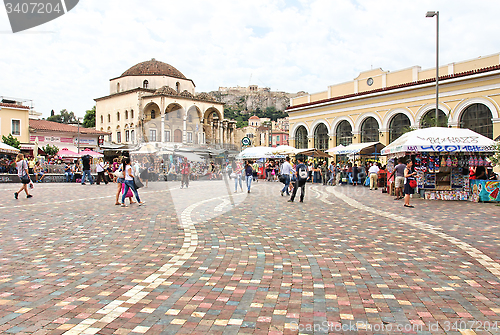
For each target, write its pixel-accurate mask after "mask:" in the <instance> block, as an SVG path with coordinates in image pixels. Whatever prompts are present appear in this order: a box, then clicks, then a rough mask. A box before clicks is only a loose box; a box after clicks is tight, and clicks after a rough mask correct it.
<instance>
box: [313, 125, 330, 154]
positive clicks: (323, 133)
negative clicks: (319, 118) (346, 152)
mask: <svg viewBox="0 0 500 335" xmlns="http://www.w3.org/2000/svg"><path fill="white" fill-rule="evenodd" d="M314 147H315V148H316V149H318V150H327V149H328V128H327V127H326V125H325V124H324V123H321V124H319V125H318V126H317V127H316V129H315V130H314Z"/></svg>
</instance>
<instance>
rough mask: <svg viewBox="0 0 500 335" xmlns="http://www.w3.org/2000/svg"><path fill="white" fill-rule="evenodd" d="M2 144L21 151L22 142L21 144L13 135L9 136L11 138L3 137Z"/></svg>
mask: <svg viewBox="0 0 500 335" xmlns="http://www.w3.org/2000/svg"><path fill="white" fill-rule="evenodd" d="M2 142H3V143H5V144H7V145H10V146H11V147H14V148H16V149H21V142H19V140H18V139H17V138H15V137H14V136H12V134H9V136H7V137H5V136H3V135H2Z"/></svg>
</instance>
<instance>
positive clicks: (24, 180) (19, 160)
mask: <svg viewBox="0 0 500 335" xmlns="http://www.w3.org/2000/svg"><path fill="white" fill-rule="evenodd" d="M16 168H17V175H18V176H19V179H20V180H21V184H23V186H21V188H20V189H19V191H17V192H15V193H14V198H15V199H17V198H18V197H19V193H21V192H22V191H24V192H25V193H26V198H32V197H33V196H32V195H31V194H29V192H28V184H31V178H30V174H29V166H28V163H27V162H26V161H25V160H24V155H23V154H18V155H17V157H16Z"/></svg>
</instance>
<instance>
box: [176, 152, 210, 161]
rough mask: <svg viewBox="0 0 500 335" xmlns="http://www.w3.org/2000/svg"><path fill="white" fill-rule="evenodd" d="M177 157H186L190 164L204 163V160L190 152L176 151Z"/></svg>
mask: <svg viewBox="0 0 500 335" xmlns="http://www.w3.org/2000/svg"><path fill="white" fill-rule="evenodd" d="M175 154H176V155H177V156H181V157H186V158H187V160H188V161H190V162H202V163H203V162H205V160H204V159H203V158H202V157H201V156H200V155H197V154H195V153H192V152H185V151H176V152H175Z"/></svg>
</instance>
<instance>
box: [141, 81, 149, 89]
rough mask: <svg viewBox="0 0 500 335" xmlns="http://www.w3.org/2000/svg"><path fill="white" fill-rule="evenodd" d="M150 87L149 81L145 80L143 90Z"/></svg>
mask: <svg viewBox="0 0 500 335" xmlns="http://www.w3.org/2000/svg"><path fill="white" fill-rule="evenodd" d="M148 86H149V81H147V80H144V81H143V82H142V88H148Z"/></svg>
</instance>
